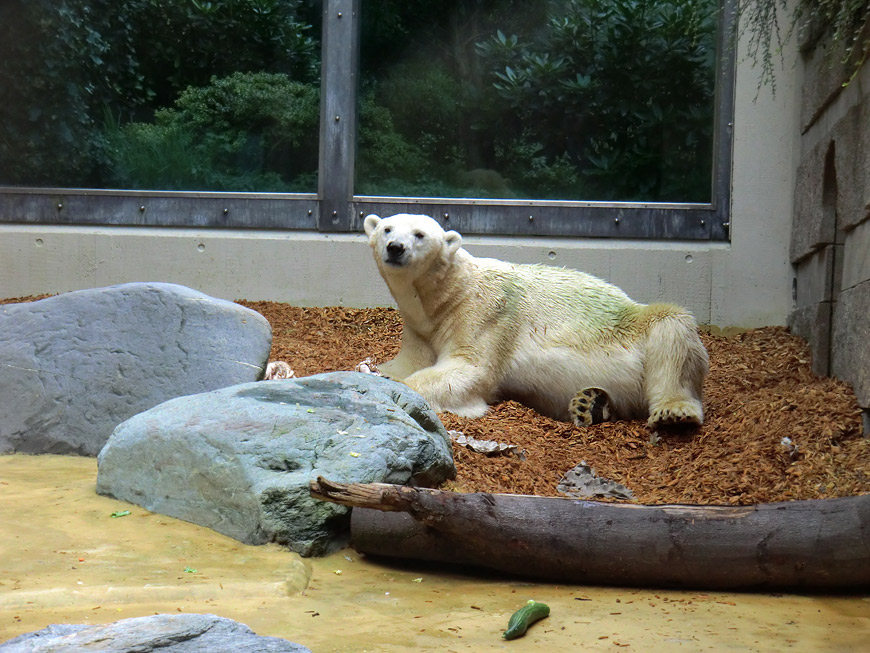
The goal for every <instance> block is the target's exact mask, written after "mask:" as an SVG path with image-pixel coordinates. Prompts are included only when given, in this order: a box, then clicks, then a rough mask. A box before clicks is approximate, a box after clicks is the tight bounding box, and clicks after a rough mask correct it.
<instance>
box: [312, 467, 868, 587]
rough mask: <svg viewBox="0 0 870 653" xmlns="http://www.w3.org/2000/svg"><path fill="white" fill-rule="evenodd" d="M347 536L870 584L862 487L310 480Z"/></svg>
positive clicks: (756, 579)
mask: <svg viewBox="0 0 870 653" xmlns="http://www.w3.org/2000/svg"><path fill="white" fill-rule="evenodd" d="M310 490H311V495H312V496H314V497H316V498H319V499H324V500H327V501H333V502H335V503H340V504H342V505H345V506H351V507H353V508H354V510H353V512H352V516H351V546H353V547H354V548H355V549H357V550H358V551H360V552H363V553H366V554H371V555H379V556H392V557H399V558H411V559H417V560H430V561H439V562H449V563H455V564H462V565H475V566H481V567H486V568H490V569H495V570H499V571H503V572H508V573H510V574H513V575H520V576H527V577H531V578H535V579H541V580H553V581H560V582H571V583H584V584H609V585H643V586H661V587H685V588H690V587H691V588H707V589H716V588H720V589H725V588H761V587H767V588H772V587H792V588H795V587H806V588H823V587H828V588H831V587H841V588H845V587H858V586H868V585H870V495H860V496H854V497H846V498H841V499H823V500H814V501H789V502H783V503H769V504H760V505H755V506H737V507H725V506H692V505H658V506H644V505H637V504H617V503H601V502H594V501H585V500H578V499H570V498H553V497H539V496H526V495H513V494H488V493H475V494H463V493H456V492H445V491H441V490H432V489H428V488H414V487H406V486H399V485H389V484H385V483H369V484H361V483H352V484H341V483H334V482H331V481H329V480H326V479H324V478H322V477H318V478H317V480H314V481H311V487H310Z"/></svg>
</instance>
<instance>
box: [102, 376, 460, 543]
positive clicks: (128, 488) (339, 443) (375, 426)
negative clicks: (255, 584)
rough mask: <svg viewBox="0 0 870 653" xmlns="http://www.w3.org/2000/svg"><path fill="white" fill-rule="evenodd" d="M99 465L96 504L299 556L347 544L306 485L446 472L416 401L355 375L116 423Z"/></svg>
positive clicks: (178, 402)
mask: <svg viewBox="0 0 870 653" xmlns="http://www.w3.org/2000/svg"><path fill="white" fill-rule="evenodd" d="M98 461H99V472H98V475H97V492H98V493H100V494H105V495H109V496H112V497H115V498H117V499H121V500H123V501H129V502H131V503H135V504H137V505H140V506H142V507H144V508H147V509H148V510H151V511H153V512H158V513H161V514H164V515H169V516H171V517H177V518H180V519H184V520H187V521H190V522H193V523H195V524H200V525H202V526H207V527H209V528H212V529H214V530H216V531H218V532H220V533H223V534H224V535H228V536H230V537H233V538H235V539H237V540H240V541H241V542H245V543H247V544H263V543H265V542H277V543H279V544H284V545H286V546H288V547H289V548H291V549H292V550H294V551H296V552H298V553H301V554H302V555H322V554H327V553H330V552H332V551H334V550H337V549H339V548H341V547H343V546H345V545H346V544H347V542H348V540H349V526H350V515H349V509H348V508H346V507H344V506H339V505H336V504H332V503H327V502H322V501H318V500H316V499H313V498H311V496H310V495H309V491H308V483H309V480H310V479H311V478H315V477H316V476H318V475H324V476H329V478H334V479H341V480H342V481H344V482H360V483H370V482H386V483H395V484H405V483H408V482H411V481H413V482H416V483H418V484H421V485H430V484H437V483H440V482H442V481H444V480H446V479H447V478H452V477H453V476H454V475H455V473H456V470H455V467H454V465H453V455H452V448H451V444H450V436H449V435H448V434H447V431H446V430H445V429H444V427H443V426H442V424H441V422H440V421H439V420H438V416H437V415H436V414H435V413H434V412H433V411H432V409H431V408H429V406H428V404H426V402H425V401H424V400H423V398H422V397H420V396H419V395H418V394H416V393H415V392H413V391H412V390H411V389H409V388H408V387H407V386H405V385H402V384H400V383H396V382H394V381H390V380H389V379H385V378H381V377H377V376H371V375H368V374H360V373H357V372H334V373H331V374H319V375H316V376H309V377H303V378H299V379H286V380H280V381H260V382H257V383H246V384H242V385H237V386H234V387H231V388H224V389H222V390H216V391H214V392H209V393H204V394H199V395H194V396H189V397H180V398H178V399H174V400H172V401H168V402H166V403H164V404H161V405H160V406H157V407H155V408H152V409H151V410H149V411H147V412H144V413H142V414H139V415H136V416H135V417H132V418H131V419H129V420H127V421H126V422H124V423H123V424H121V425H119V426H118V428H117V429H115V432H114V433H113V434H112V437H111V438H110V439H109V441H108V443H107V444H106V446H105V448H104V449H103V451H102V452H101V453H100V455H99V458H98Z"/></svg>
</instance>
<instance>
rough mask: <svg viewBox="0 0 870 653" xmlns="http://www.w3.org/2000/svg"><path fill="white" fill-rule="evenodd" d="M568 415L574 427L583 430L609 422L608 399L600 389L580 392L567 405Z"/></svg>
mask: <svg viewBox="0 0 870 653" xmlns="http://www.w3.org/2000/svg"><path fill="white" fill-rule="evenodd" d="M568 413H569V414H570V415H571V421H572V422H574V425H575V426H578V427H580V428H583V427H585V426H592V425H593V424H600V423H601V422H607V421H609V420H610V416H611V410H610V398H609V397H608V396H607V393H606V392H604V390H602V389H601V388H586V389H585V390H581V391H580V392H578V393H577V394H576V395H574V397H573V398H572V399H571V403H570V404H568Z"/></svg>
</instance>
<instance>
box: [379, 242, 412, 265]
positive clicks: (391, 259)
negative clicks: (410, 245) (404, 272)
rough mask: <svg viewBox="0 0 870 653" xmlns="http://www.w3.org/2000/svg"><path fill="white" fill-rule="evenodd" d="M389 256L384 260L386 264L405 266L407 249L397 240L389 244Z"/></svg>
mask: <svg viewBox="0 0 870 653" xmlns="http://www.w3.org/2000/svg"><path fill="white" fill-rule="evenodd" d="M386 249H387V256H386V257H385V258H384V263H388V264H389V265H396V266H399V265H404V264H405V262H404V260H403V259H404V256H405V252H406V251H407V249H406V248H405V246H404V245H403V244H402V243H399V242H396V241H395V240H392V241H390V242H389V243H387V247H386Z"/></svg>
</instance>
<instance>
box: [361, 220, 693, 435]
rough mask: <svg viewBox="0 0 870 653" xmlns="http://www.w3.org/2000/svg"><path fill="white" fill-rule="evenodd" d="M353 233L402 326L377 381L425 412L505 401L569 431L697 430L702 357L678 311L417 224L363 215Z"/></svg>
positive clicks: (477, 410)
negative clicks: (407, 392) (405, 389)
mask: <svg viewBox="0 0 870 653" xmlns="http://www.w3.org/2000/svg"><path fill="white" fill-rule="evenodd" d="M364 227H365V233H366V235H367V236H368V238H369V245H370V246H371V248H372V250H373V253H374V258H375V261H376V263H377V266H378V269H379V271H380V273H381V276H382V277H383V279H384V281H385V282H386V283H387V286H388V287H389V289H390V292H391V293H392V295H393V298H394V299H395V301H396V303H397V304H398V307H399V311H400V313H401V315H402V320H403V330H402V342H401V349H400V351H399V354H398V355H397V356H396V358H394V359H393V360H391V361H389V362H387V363H385V364H383V365H382V366H381V367H380V370H381V372H382V373H383V374H384V375H386V376H388V377H390V378H392V379H394V380H397V381H401V382H402V383H404V384H406V385H408V386H410V387H411V388H412V389H413V390H416V391H417V392H418V393H419V394H421V395H422V396H423V397H424V398H425V399H426V400H427V401H428V402H429V404H430V405H431V407H432V408H433V409H434V410H435V411H437V412H442V411H448V412H451V413H455V414H457V415H460V416H464V417H480V416H482V415H484V414H485V413H486V412H487V410H488V406H489V404H491V403H494V402H497V401H501V400H506V399H515V400H517V401H519V402H521V403H523V404H525V405H527V406H529V407H531V408H533V409H535V410H537V411H538V412H540V413H542V414H544V415H547V416H549V417H552V418H555V419H559V420H563V421H569V420H572V421H574V422H575V423H576V424H578V425H587V424H592V423H596V422H600V421H604V420H607V419H636V418H644V417H646V418H648V424H649V425H650V427H653V428H655V427H658V426H661V425H668V424H701V423H702V422H703V408H702V405H701V392H702V383H703V380H704V376H705V375H706V374H707V370H708V359H707V351H706V350H705V349H704V345H703V344H702V343H701V340H700V338H699V337H698V331H697V325H696V324H695V320H694V318H693V317H692V316H691V315H690V314H689V313H688V312H687V311H685V310H684V309H682V308H680V307H678V306H674V305H672V304H650V305H645V304H639V303H637V302H635V301H632V300H631V299H630V298H629V297H628V296H627V295H626V294H625V293H624V292H623V291H622V290H620V289H619V288H617V287H616V286H613V285H611V284H609V283H606V282H605V281H602V280H601V279H598V278H596V277H593V276H591V275H588V274H585V273H582V272H578V271H575V270H569V269H565V268H558V267H552V266H546V265H515V264H511V263H506V262H504V261H499V260H496V259H491V258H476V257H474V256H472V255H471V254H469V253H468V252H467V251H466V250H465V249H463V248H462V236H460V235H459V234H458V233H457V232H455V231H444V229H442V228H441V226H440V225H439V224H438V223H437V222H436V221H435V220H433V219H432V218H430V217H429V216H425V215H411V214H404V213H403V214H399V215H394V216H392V217H388V218H383V219H381V218H380V217H378V216H377V215H369V216H368V217H366V219H365V221H364Z"/></svg>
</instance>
